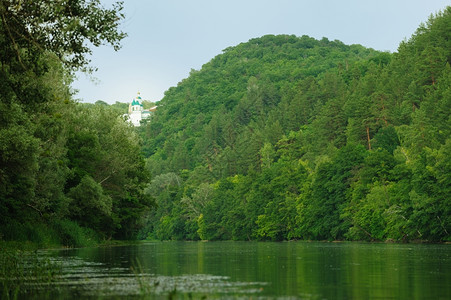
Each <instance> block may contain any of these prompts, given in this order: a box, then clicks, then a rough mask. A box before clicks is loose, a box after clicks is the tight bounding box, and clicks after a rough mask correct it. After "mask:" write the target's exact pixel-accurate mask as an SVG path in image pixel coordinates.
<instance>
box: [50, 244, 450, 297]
mask: <svg viewBox="0 0 451 300" xmlns="http://www.w3.org/2000/svg"><path fill="white" fill-rule="evenodd" d="M450 250H451V248H450V246H449V245H397V244H365V243H307V242H288V243H257V242H255V243H253V242H207V243H203V242H152V243H143V244H138V245H132V246H122V247H108V248H91V249H72V250H65V251H57V252H46V253H45V255H51V256H53V257H54V259H55V260H60V261H61V262H62V263H63V267H64V269H65V270H66V271H65V272H66V273H65V277H64V278H61V280H60V282H59V283H58V284H59V286H60V287H59V291H60V292H61V290H63V291H65V298H67V297H68V296H72V297H73V298H76V297H77V296H78V295H77V293H78V294H80V293H84V295H137V294H138V295H139V294H141V295H142V294H149V293H150V294H156V295H163V296H166V295H168V294H169V293H171V292H172V291H173V290H174V289H176V290H177V291H178V293H179V294H194V295H214V296H215V297H220V296H221V295H229V296H230V295H233V296H237V295H247V296H249V295H254V294H255V295H256V296H258V297H297V298H301V299H450V298H451V285H450V282H451V251H450ZM131 267H134V269H131ZM61 287H63V288H61ZM80 291H81V292H80Z"/></svg>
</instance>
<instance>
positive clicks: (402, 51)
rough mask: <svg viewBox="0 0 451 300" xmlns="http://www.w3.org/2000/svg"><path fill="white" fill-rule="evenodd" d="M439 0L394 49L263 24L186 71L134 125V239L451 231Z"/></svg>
mask: <svg viewBox="0 0 451 300" xmlns="http://www.w3.org/2000/svg"><path fill="white" fill-rule="evenodd" d="M450 63H451V8H450V7H448V8H446V9H445V10H444V11H443V12H441V13H439V14H437V15H435V16H432V17H431V18H430V19H429V20H428V21H427V22H426V23H425V24H422V25H420V27H419V28H418V30H417V31H416V32H415V34H413V36H412V37H411V38H410V39H409V40H407V41H404V42H401V44H400V46H399V49H398V52H396V53H393V54H391V53H385V52H377V51H374V50H371V49H367V48H364V47H362V46H359V45H351V46H348V45H344V44H343V43H341V42H339V41H329V40H327V39H326V38H324V39H322V40H320V41H318V40H315V39H313V38H310V37H307V36H303V37H296V36H288V35H279V36H271V35H268V36H263V37H261V38H256V39H252V40H250V41H249V42H247V43H242V44H240V45H237V46H235V47H230V48H227V49H225V50H224V51H223V53H222V54H220V55H218V56H216V57H215V58H213V59H212V60H211V61H210V62H208V63H207V64H205V65H204V66H203V67H202V69H201V70H199V71H195V70H193V71H192V72H191V73H190V76H189V77H188V78H186V79H184V80H183V81H182V82H180V83H179V84H178V85H177V86H176V87H172V88H170V89H169V90H168V91H167V92H166V94H165V97H164V98H163V99H162V100H161V101H160V103H158V110H157V112H156V114H155V115H154V116H153V118H152V120H151V122H149V123H148V124H147V126H146V127H142V128H141V129H140V134H141V136H142V137H143V140H144V145H143V150H144V154H145V155H146V156H147V157H148V158H147V167H148V169H149V170H150V172H151V175H152V177H151V183H150V184H149V186H148V188H147V190H146V192H147V194H149V195H152V196H153V197H155V199H156V202H157V208H156V209H155V210H153V211H152V212H151V213H150V214H148V216H147V218H146V219H145V222H146V225H145V227H144V229H143V230H142V231H141V237H142V238H157V239H163V240H165V239H193V240H196V239H206V240H224V239H234V240H291V239H308V240H310V239H313V240H370V241H385V240H394V241H411V240H426V241H432V242H440V241H449V240H450V239H451V236H450V232H451V196H450V195H451V176H450V175H451V140H450V133H451V120H450V110H451V67H450Z"/></svg>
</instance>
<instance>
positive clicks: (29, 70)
mask: <svg viewBox="0 0 451 300" xmlns="http://www.w3.org/2000/svg"><path fill="white" fill-rule="evenodd" d="M121 11H122V6H121V4H120V3H119V4H116V5H114V6H113V7H112V8H111V9H107V8H104V7H103V6H102V5H101V4H100V1H98V0H90V1H85V0H77V1H70V2H67V1H63V2H61V1H47V0H46V1H34V2H33V1H25V2H22V1H3V0H2V1H0V17H1V22H0V64H1V67H0V216H1V218H0V241H2V240H6V241H18V242H20V243H22V242H26V241H30V242H32V243H35V244H36V245H42V246H49V245H66V246H83V245H88V244H92V243H95V242H96V241H99V240H102V239H108V238H111V237H114V238H121V239H124V238H133V237H134V236H135V235H136V232H137V230H138V229H139V228H140V226H139V220H140V219H141V216H143V215H144V214H145V213H146V212H147V210H149V209H150V207H151V206H152V204H153V201H152V198H151V197H150V196H147V195H145V194H144V188H145V186H146V184H147V183H148V181H149V177H148V172H147V171H146V169H145V163H144V158H143V156H142V155H141V146H140V144H139V137H138V135H137V133H136V131H135V129H134V128H133V127H132V126H131V125H130V124H128V123H127V122H125V121H124V119H123V118H121V115H122V114H123V112H122V111H121V110H120V109H118V108H117V107H109V106H105V105H84V104H80V103H77V102H75V101H74V100H72V93H73V92H72V91H71V89H70V83H71V81H72V79H73V74H74V72H75V71H76V70H85V71H86V72H89V71H92V70H93V69H94V67H93V66H92V65H91V64H90V63H89V54H90V53H91V48H90V47H93V46H99V45H102V44H107V45H111V46H113V47H114V48H115V49H119V48H120V41H121V40H122V39H123V38H124V37H125V34H124V33H122V32H120V31H119V30H118V25H119V22H120V21H121V20H122V19H123V18H124V15H123V14H122V12H121Z"/></svg>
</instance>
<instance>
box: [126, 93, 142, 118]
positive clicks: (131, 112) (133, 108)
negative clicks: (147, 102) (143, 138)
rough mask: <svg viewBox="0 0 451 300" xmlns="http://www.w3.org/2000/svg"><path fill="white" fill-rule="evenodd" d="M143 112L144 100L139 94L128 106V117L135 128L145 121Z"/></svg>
mask: <svg viewBox="0 0 451 300" xmlns="http://www.w3.org/2000/svg"><path fill="white" fill-rule="evenodd" d="M143 111H144V109H143V104H142V99H141V96H140V93H139V92H138V96H136V98H135V99H133V101H132V102H131V103H130V104H129V105H128V116H129V118H130V122H132V124H133V125H134V126H139V125H141V124H140V123H141V120H142V119H143V116H142V113H143Z"/></svg>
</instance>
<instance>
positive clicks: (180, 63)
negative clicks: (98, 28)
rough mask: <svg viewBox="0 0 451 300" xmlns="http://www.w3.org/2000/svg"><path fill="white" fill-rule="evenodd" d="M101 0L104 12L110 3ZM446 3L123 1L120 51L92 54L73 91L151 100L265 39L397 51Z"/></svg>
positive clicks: (84, 97) (81, 95) (89, 97)
mask: <svg viewBox="0 0 451 300" xmlns="http://www.w3.org/2000/svg"><path fill="white" fill-rule="evenodd" d="M101 2H102V3H103V4H104V5H105V6H106V7H110V6H111V3H113V2H115V1H112V0H101ZM447 5H451V1H450V0H446V1H445V0H372V1H365V0H309V1H305V0H297V1H296V0H273V1H270V0H189V1H188V0H159V1H157V0H124V7H125V14H126V18H125V20H124V22H123V24H122V26H121V29H122V30H123V31H125V32H127V33H128V37H127V38H126V39H124V40H123V42H122V45H123V47H122V49H121V50H119V51H118V52H115V51H114V50H113V49H112V47H101V48H98V49H94V54H93V56H92V57H91V59H92V65H93V66H95V67H97V68H98V69H99V70H98V71H97V72H96V73H94V74H93V76H94V77H95V80H94V81H92V79H89V78H88V77H87V76H85V75H84V74H77V76H78V79H77V80H76V81H75V82H74V83H73V84H72V87H73V88H74V89H76V90H78V91H79V92H78V93H77V94H76V95H75V98H76V99H80V101H82V102H91V103H92V102H95V101H97V100H103V101H105V102H108V103H110V104H112V103H114V102H116V101H119V102H129V101H131V100H132V99H133V98H134V97H135V96H136V94H137V92H138V91H139V92H140V93H141V97H142V98H143V99H146V100H150V101H154V102H156V101H159V100H161V98H163V96H164V92H165V91H166V90H167V89H169V88H170V87H172V86H176V85H177V83H178V82H180V81H181V80H182V79H184V78H186V77H188V75H189V72H190V70H191V69H195V70H200V69H201V67H202V65H203V64H205V63H207V62H209V61H210V60H211V59H212V58H213V57H215V56H216V55H218V54H221V53H222V50H223V49H225V48H227V47H230V46H236V45H238V44H239V43H242V42H247V41H248V40H249V39H252V38H257V37H261V36H263V35H266V34H294V35H296V36H302V35H308V36H311V37H313V38H316V39H321V38H323V37H327V38H328V39H329V40H340V41H342V42H343V43H345V44H348V45H350V44H361V45H363V46H365V47H369V48H373V49H376V50H381V51H390V52H396V51H397V48H398V45H399V43H400V42H401V41H402V40H404V39H406V38H407V39H408V38H410V36H411V35H412V34H413V33H414V32H415V30H416V29H417V28H418V26H419V25H420V23H424V22H426V21H427V20H428V18H429V16H430V15H431V14H435V13H436V12H438V11H440V10H442V9H444V8H445V7H446V6H447Z"/></svg>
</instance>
